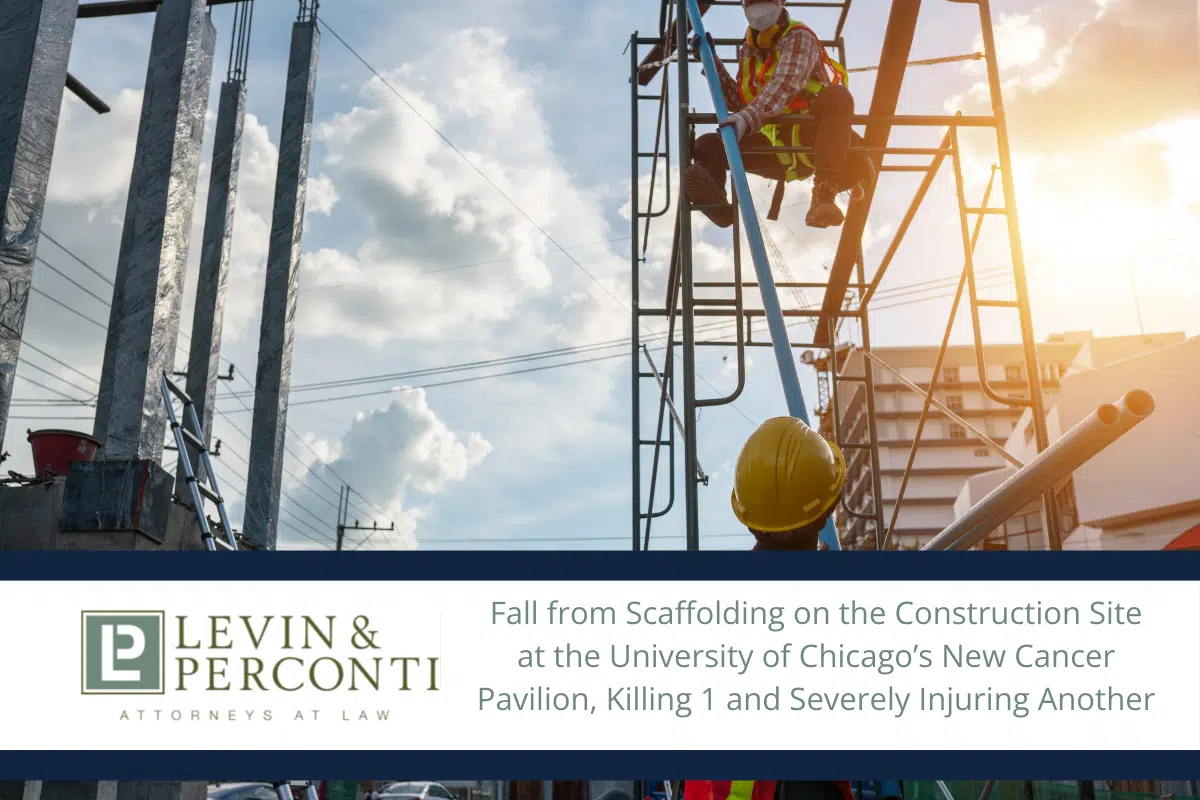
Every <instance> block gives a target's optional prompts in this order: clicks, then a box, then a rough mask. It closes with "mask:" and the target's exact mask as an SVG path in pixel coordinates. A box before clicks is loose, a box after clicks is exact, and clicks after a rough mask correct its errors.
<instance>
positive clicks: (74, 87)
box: [66, 72, 112, 114]
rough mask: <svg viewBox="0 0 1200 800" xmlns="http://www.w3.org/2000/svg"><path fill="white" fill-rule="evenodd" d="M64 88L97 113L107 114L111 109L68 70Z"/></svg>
mask: <svg viewBox="0 0 1200 800" xmlns="http://www.w3.org/2000/svg"><path fill="white" fill-rule="evenodd" d="M66 88H67V91H69V92H71V93H72V94H73V95H75V96H76V97H78V98H79V99H80V100H82V101H83V102H84V103H86V104H87V106H88V107H89V108H91V109H92V110H93V111H95V112H96V113H97V114H107V113H108V112H110V111H112V109H111V108H109V107H108V104H107V103H105V102H104V101H103V100H101V99H100V98H99V97H97V96H96V95H95V93H94V92H92V90H91V89H89V88H87V87H86V86H84V85H83V83H82V82H81V81H80V80H79V79H78V78H76V77H75V76H74V75H72V74H71V73H69V72H68V73H67V87H66Z"/></svg>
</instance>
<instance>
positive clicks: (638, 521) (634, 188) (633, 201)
mask: <svg viewBox="0 0 1200 800" xmlns="http://www.w3.org/2000/svg"><path fill="white" fill-rule="evenodd" d="M631 38H632V41H631V42H630V45H629V69H630V73H629V89H630V94H631V96H632V98H631V101H630V107H629V115H630V120H629V127H630V130H631V135H630V139H631V143H630V154H629V158H630V161H631V162H632V164H631V167H630V172H631V175H630V183H629V186H630V190H629V191H630V214H629V221H630V226H631V228H632V231H631V234H632V237H631V239H630V244H629V247H630V265H629V268H630V273H631V274H630V281H629V293H630V295H631V297H630V307H631V308H632V314H633V326H632V329H631V332H630V345H631V356H632V357H631V358H630V359H629V361H630V364H631V368H632V370H633V375H632V378H631V380H630V384H629V392H630V395H631V398H630V399H631V401H632V404H633V422H632V427H633V549H634V550H635V551H636V550H637V549H638V544H639V541H640V540H641V527H642V445H641V437H642V433H641V413H642V408H641V406H642V398H641V392H640V389H641V381H640V379H639V377H638V373H639V370H640V361H639V359H638V351H639V349H640V347H641V342H640V341H639V339H640V336H639V335H638V325H639V323H640V322H641V320H640V318H639V314H638V294H639V292H638V288H639V286H638V285H639V283H640V282H641V277H640V276H639V274H638V273H639V272H640V270H639V269H638V267H639V264H640V262H641V259H640V258H639V256H638V226H639V225H640V224H641V221H640V217H639V215H638V177H639V172H640V170H639V169H638V167H639V166H640V165H639V163H638V97H637V96H638V86H637V80H636V78H637V45H636V44H635V43H636V42H637V31H634V33H633V36H632V37H631ZM646 224H647V227H649V222H648V221H647V223H646ZM655 455H656V456H657V448H656V449H655Z"/></svg>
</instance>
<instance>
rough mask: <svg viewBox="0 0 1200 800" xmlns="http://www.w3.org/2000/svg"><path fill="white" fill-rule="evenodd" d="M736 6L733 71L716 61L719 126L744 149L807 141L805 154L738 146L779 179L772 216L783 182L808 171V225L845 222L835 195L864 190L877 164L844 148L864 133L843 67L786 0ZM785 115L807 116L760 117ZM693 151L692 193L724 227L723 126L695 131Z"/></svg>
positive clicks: (751, 168)
mask: <svg viewBox="0 0 1200 800" xmlns="http://www.w3.org/2000/svg"><path fill="white" fill-rule="evenodd" d="M742 8H743V10H744V11H745V14H746V21H747V22H748V23H749V28H748V29H747V31H746V41H745V42H744V43H743V44H742V46H741V55H740V58H739V59H738V75H737V78H736V79H735V78H734V77H733V76H731V75H730V74H729V72H728V70H726V69H725V65H724V64H723V63H722V62H721V61H720V60H718V61H717V62H716V64H717V68H718V72H719V73H720V79H721V88H722V90H723V94H724V95H725V103H726V105H728V107H729V111H730V112H731V113H730V114H729V116H728V117H726V118H725V120H724V121H723V122H722V123H721V127H733V128H734V130H735V132H736V134H737V138H738V141H739V143H740V145H741V148H742V149H743V151H744V150H745V149H746V148H759V149H766V148H771V147H805V148H810V149H811V151H812V152H811V153H787V152H782V153H777V154H776V153H746V152H743V154H742V161H743V163H744V165H745V167H746V171H747V172H749V173H752V174H755V175H760V176H762V177H765V178H769V179H774V180H777V181H779V183H778V185H777V186H776V191H775V199H774V201H773V202H772V204H771V212H770V213H769V214H768V219H777V218H778V215H779V208H780V204H781V202H782V199H783V187H784V186H785V185H786V184H787V182H789V181H798V180H805V179H807V178H808V177H809V176H814V178H813V190H812V204H811V206H810V207H809V209H808V216H807V218H806V220H805V221H806V223H807V224H808V225H809V226H810V227H813V228H829V227H837V226H839V225H841V224H842V222H844V221H845V215H844V214H843V213H842V210H841V209H840V208H839V207H838V205H837V203H836V198H837V195H838V194H840V193H841V192H844V191H849V192H851V193H852V194H853V195H856V196H861V194H862V193H863V192H866V191H867V190H868V188H869V187H870V184H871V182H873V181H874V179H875V167H874V164H873V163H872V162H871V159H870V158H869V157H868V156H867V154H866V153H865V152H861V151H857V152H853V153H852V152H850V146H851V143H852V142H853V144H854V145H855V146H856V147H862V146H863V142H862V138H861V137H860V136H859V135H858V134H857V133H855V132H854V131H853V130H852V129H851V127H850V122H851V118H852V117H853V115H854V96H853V95H851V94H850V90H849V89H847V88H846V83H847V75H846V70H845V68H844V67H842V65H841V64H839V63H837V62H836V61H834V60H833V59H831V58H830V57H829V53H828V52H827V51H826V49H825V46H824V45H823V44H822V43H821V39H820V37H819V36H817V34H816V33H814V32H813V31H812V29H811V28H808V27H807V26H805V25H803V24H801V23H799V22H796V21H795V20H793V19H792V18H791V17H790V16H789V14H788V12H787V9H786V8H785V7H784V4H783V0H742ZM709 42H710V44H711V42H712V39H711V36H710V37H709ZM695 46H696V43H695V42H693V47H695ZM713 52H714V53H715V52H716V51H715V49H714V50H713ZM783 114H804V115H810V116H811V117H812V118H813V123H812V124H799V125H779V124H772V125H766V124H764V123H765V122H766V120H769V119H772V118H775V117H778V116H780V115H783ZM814 128H815V130H814ZM810 156H811V158H810ZM692 158H693V162H694V163H692V164H690V165H689V166H688V167H687V169H686V170H685V171H684V187H685V191H686V192H687V198H688V201H689V202H690V203H692V204H693V205H696V206H701V207H702V208H700V210H701V211H702V212H703V213H704V214H705V215H706V216H707V217H708V218H709V219H710V220H712V222H713V224H715V225H717V226H718V227H721V228H728V227H729V226H730V225H732V224H733V218H734V212H733V206H732V205H730V203H729V200H728V198H727V196H726V194H725V180H726V172H727V171H728V169H729V162H728V159H727V158H726V155H725V147H724V145H723V144H722V142H721V137H720V135H719V134H717V133H709V134H705V135H703V136H701V137H699V138H698V139H697V140H696V142H695V145H694V147H693V152H692Z"/></svg>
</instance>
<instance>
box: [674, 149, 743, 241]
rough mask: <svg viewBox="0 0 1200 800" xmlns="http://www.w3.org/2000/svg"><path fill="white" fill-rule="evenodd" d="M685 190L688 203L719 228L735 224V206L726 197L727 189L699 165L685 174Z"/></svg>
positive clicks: (692, 167)
mask: <svg viewBox="0 0 1200 800" xmlns="http://www.w3.org/2000/svg"><path fill="white" fill-rule="evenodd" d="M683 190H684V191H685V192H687V199H688V202H689V203H691V204H692V205H693V206H696V207H697V210H699V211H700V212H701V213H703V214H704V216H706V217H708V218H709V220H711V221H712V224H713V225H716V226H717V227H718V228H728V227H729V226H730V225H732V224H733V205H732V204H730V202H729V198H728V197H726V196H725V187H724V186H722V185H721V184H719V183H717V179H716V178H714V177H713V176H712V174H711V173H709V171H708V170H706V169H705V168H704V167H702V166H700V165H699V164H691V165H689V166H688V168H687V169H686V170H684V172H683Z"/></svg>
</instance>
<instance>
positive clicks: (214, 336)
mask: <svg viewBox="0 0 1200 800" xmlns="http://www.w3.org/2000/svg"><path fill="white" fill-rule="evenodd" d="M252 11H253V0H242V2H241V3H239V4H238V6H237V7H236V8H235V9H234V27H233V34H232V36H233V39H232V42H233V44H232V46H231V47H230V54H229V58H230V66H229V74H228V76H227V78H226V80H225V83H224V84H222V85H221V97H220V101H219V105H218V106H217V126H216V134H215V137H214V139H213V152H212V166H211V168H210V172H209V184H208V208H207V210H206V212H205V217H204V233H203V238H202V239H201V244H200V276H199V279H198V281H197V283H196V303H195V310H194V311H193V315H192V340H191V347H190V348H189V350H188V366H187V393H188V396H189V397H191V398H192V401H193V402H194V403H195V406H196V415H197V417H198V418H199V420H200V425H201V430H200V432H201V434H202V436H203V439H204V441H205V442H208V441H209V439H210V437H211V436H212V424H213V416H214V412H215V409H216V400H217V378H218V376H219V375H220V371H221V333H222V329H223V327H224V321H225V287H226V284H227V282H228V278H229V255H230V250H231V248H232V245H233V219H234V210H235V207H236V204H237V189H238V172H239V169H240V165H241V157H242V131H243V130H244V128H245V122H246V80H245V68H246V51H247V50H248V48H249V42H250V31H249V27H250V14H251V13H252ZM183 456H184V453H182V452H181V453H180V463H179V468H178V470H177V472H176V479H175V483H176V486H177V487H179V489H183V488H185V487H184V481H185V480H186V477H187V476H186V473H185V471H184V465H183ZM196 478H197V479H198V480H200V481H205V480H207V479H208V475H207V474H206V473H205V471H204V469H203V468H202V466H201V467H200V468H198V469H197V475H196ZM180 493H181V494H182V492H180Z"/></svg>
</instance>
